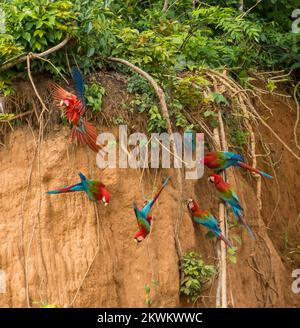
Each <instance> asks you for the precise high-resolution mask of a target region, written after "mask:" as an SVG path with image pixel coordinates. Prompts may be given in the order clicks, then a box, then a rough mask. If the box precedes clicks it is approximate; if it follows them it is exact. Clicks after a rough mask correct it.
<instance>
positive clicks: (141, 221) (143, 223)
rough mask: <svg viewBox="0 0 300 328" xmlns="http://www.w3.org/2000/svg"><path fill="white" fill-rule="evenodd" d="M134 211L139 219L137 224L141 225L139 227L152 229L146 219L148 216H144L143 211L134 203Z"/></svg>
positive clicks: (147, 229)
mask: <svg viewBox="0 0 300 328" xmlns="http://www.w3.org/2000/svg"><path fill="white" fill-rule="evenodd" d="M134 213H135V217H136V220H137V224H138V226H139V228H140V229H141V228H144V229H145V230H146V231H150V228H151V227H150V224H149V222H148V221H147V219H146V216H144V215H143V214H142V212H141V211H140V210H139V209H138V208H137V207H136V206H135V205H134Z"/></svg>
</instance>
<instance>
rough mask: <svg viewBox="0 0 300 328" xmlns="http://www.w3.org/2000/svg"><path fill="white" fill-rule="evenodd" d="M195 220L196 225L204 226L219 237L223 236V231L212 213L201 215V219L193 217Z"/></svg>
mask: <svg viewBox="0 0 300 328" xmlns="http://www.w3.org/2000/svg"><path fill="white" fill-rule="evenodd" d="M193 220H194V221H195V222H196V223H199V224H202V225H203V226H205V227H206V228H208V229H209V230H211V231H212V232H213V233H215V234H216V235H217V236H219V235H220V234H221V230H220V227H219V225H218V223H217V220H216V218H215V217H214V216H213V215H212V214H211V213H205V214H203V215H201V217H197V216H196V217H195V216H193Z"/></svg>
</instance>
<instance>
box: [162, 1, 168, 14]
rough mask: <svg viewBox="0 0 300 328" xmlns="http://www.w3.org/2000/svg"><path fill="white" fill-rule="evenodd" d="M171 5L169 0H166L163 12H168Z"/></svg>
mask: <svg viewBox="0 0 300 328" xmlns="http://www.w3.org/2000/svg"><path fill="white" fill-rule="evenodd" d="M168 7H169V0H165V2H164V6H163V9H162V12H163V13H164V12H166V11H167V9H168Z"/></svg>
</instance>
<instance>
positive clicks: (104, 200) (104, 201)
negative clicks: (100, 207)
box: [102, 197, 108, 206]
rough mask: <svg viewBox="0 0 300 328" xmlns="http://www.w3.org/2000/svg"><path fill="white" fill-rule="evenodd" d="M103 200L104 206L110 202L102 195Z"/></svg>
mask: <svg viewBox="0 0 300 328" xmlns="http://www.w3.org/2000/svg"><path fill="white" fill-rule="evenodd" d="M102 202H103V203H104V206H107V205H108V203H107V201H106V199H105V197H102Z"/></svg>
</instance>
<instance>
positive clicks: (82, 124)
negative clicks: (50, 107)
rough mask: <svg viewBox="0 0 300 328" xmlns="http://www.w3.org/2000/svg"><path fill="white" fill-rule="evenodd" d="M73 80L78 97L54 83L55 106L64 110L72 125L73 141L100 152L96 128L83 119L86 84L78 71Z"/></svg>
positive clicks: (76, 70) (74, 72) (75, 70)
mask: <svg viewBox="0 0 300 328" xmlns="http://www.w3.org/2000/svg"><path fill="white" fill-rule="evenodd" d="M73 80H74V83H75V87H76V95H75V94H73V93H71V92H68V91H66V90H65V89H64V88H62V87H61V86H59V85H57V84H55V83H52V90H53V93H52V98H53V100H54V104H55V105H56V107H57V108H59V109H61V110H63V113H64V115H65V117H66V119H67V120H68V121H69V123H71V124H72V132H71V138H72V140H76V142H77V143H78V144H85V145H87V146H88V147H90V148H91V149H92V150H93V151H95V152H98V151H99V150H100V149H101V146H99V145H97V144H96V139H97V131H96V128H95V126H94V125H93V124H91V123H89V122H87V121H86V120H85V119H84V117H83V115H84V113H85V110H86V106H85V97H84V83H83V78H82V75H81V73H80V71H79V70H78V69H74V70H73Z"/></svg>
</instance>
